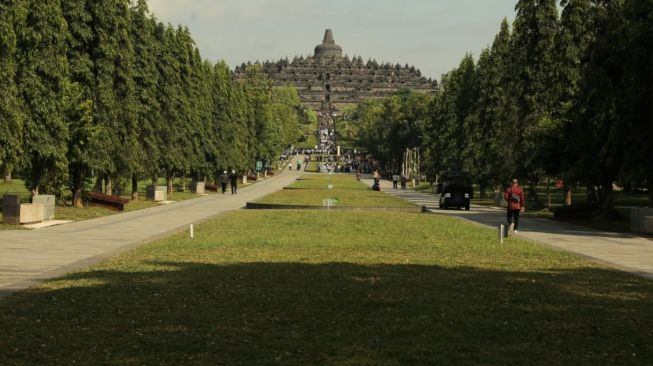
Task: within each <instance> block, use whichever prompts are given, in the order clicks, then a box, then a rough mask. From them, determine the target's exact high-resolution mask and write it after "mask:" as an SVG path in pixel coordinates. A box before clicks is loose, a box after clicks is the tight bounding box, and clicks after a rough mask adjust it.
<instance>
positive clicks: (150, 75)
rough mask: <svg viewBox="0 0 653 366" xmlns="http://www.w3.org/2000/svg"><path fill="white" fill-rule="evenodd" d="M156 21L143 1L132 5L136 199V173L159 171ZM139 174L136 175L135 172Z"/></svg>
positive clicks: (135, 195) (134, 193)
mask: <svg viewBox="0 0 653 366" xmlns="http://www.w3.org/2000/svg"><path fill="white" fill-rule="evenodd" d="M156 31H157V22H156V20H155V19H154V18H151V17H150V16H149V15H148V7H147V2H146V1H145V0H138V1H137V2H136V3H135V4H134V6H133V7H132V16H131V29H130V36H131V41H132V45H133V49H134V66H133V76H134V94H135V98H136V101H137V104H136V115H135V117H136V121H137V122H136V125H137V126H138V143H139V145H140V147H141V149H142V151H143V154H142V155H141V156H140V157H141V158H142V159H140V160H139V161H137V163H136V164H135V166H134V172H133V174H132V177H131V178H132V179H131V180H132V189H131V191H132V199H136V198H138V178H139V175H140V174H143V175H144V176H146V177H149V178H153V180H155V181H156V180H157V177H158V175H159V174H160V172H161V167H160V160H161V153H162V152H161V150H162V149H161V148H162V146H161V141H160V136H159V134H158V133H157V130H158V129H159V128H160V125H161V123H162V121H161V104H160V103H159V98H158V97H157V94H158V88H159V79H160V73H159V69H158V67H157V66H158V63H159V59H158V56H159V52H160V50H159V47H160V44H159V42H158V41H157V38H156ZM139 173H140V174H139Z"/></svg>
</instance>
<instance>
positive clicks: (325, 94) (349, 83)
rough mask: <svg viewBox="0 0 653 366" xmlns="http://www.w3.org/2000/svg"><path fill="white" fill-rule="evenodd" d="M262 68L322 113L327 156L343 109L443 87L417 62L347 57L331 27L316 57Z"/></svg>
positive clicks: (240, 68) (241, 72)
mask: <svg viewBox="0 0 653 366" xmlns="http://www.w3.org/2000/svg"><path fill="white" fill-rule="evenodd" d="M261 66H262V67H263V72H265V73H266V74H267V75H268V76H269V77H270V79H271V80H272V81H273V83H274V84H275V85H276V86H286V85H290V86H294V87H295V88H296V89H297V92H298V93H299V98H300V100H301V102H302V104H303V105H304V106H307V107H309V108H312V109H313V110H315V111H317V113H318V119H319V125H318V130H317V137H318V141H319V146H317V147H316V148H317V149H318V151H320V152H323V153H328V154H333V153H334V152H335V151H336V142H335V136H336V133H335V118H336V117H337V116H338V111H340V110H342V109H343V108H344V107H347V106H354V105H356V104H358V103H359V102H360V101H361V100H363V99H365V98H374V99H381V98H387V97H390V96H392V95H393V94H395V93H396V92H398V91H400V90H412V91H418V92H424V93H434V92H435V91H436V89H437V87H438V83H437V81H435V80H431V79H427V78H425V77H423V76H422V73H421V72H420V71H419V70H418V69H416V68H415V67H412V66H408V65H406V66H401V65H400V64H396V65H392V64H389V63H382V64H379V63H377V62H376V61H374V60H368V61H367V62H363V59H362V58H361V57H360V56H358V57H353V58H351V59H350V58H349V57H348V56H346V55H345V56H343V54H342V48H341V47H340V46H338V45H337V44H336V42H335V41H334V39H333V33H332V32H331V30H330V29H327V30H326V32H325V33H324V39H323V40H322V43H321V44H319V45H317V46H316V47H315V51H314V53H313V56H308V57H303V56H302V57H295V58H294V59H293V60H292V61H289V60H288V59H287V58H286V59H282V60H279V61H276V62H270V61H266V62H264V63H263V64H261ZM246 67H247V64H242V65H241V66H238V67H236V69H235V70H234V76H235V77H236V78H240V77H242V76H243V75H244V72H245V69H246Z"/></svg>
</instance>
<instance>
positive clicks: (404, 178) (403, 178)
mask: <svg viewBox="0 0 653 366" xmlns="http://www.w3.org/2000/svg"><path fill="white" fill-rule="evenodd" d="M401 189H406V176H405V175H403V174H402V175H401Z"/></svg>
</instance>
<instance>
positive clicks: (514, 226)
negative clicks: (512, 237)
mask: <svg viewBox="0 0 653 366" xmlns="http://www.w3.org/2000/svg"><path fill="white" fill-rule="evenodd" d="M503 198H505V199H506V201H507V202H508V215H507V216H508V231H509V232H511V233H517V230H518V229H519V214H520V213H522V212H524V211H525V210H526V206H524V191H523V190H522V189H521V187H520V186H519V181H517V179H513V180H512V184H511V185H510V187H508V189H506V192H505V193H504V194H503Z"/></svg>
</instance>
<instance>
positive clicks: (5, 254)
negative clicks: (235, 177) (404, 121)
mask: <svg viewBox="0 0 653 366" xmlns="http://www.w3.org/2000/svg"><path fill="white" fill-rule="evenodd" d="M301 174H302V172H298V171H295V170H292V171H288V170H284V171H283V173H282V174H279V175H277V176H274V177H272V178H269V179H267V180H265V181H262V182H259V183H257V184H254V185H251V186H248V187H244V188H242V189H239V190H238V194H236V195H231V194H230V191H229V190H228V194H225V195H222V194H212V195H208V196H202V197H200V198H195V199H192V200H187V201H181V202H177V203H174V204H170V205H165V206H158V207H152V208H148V209H144V210H138V211H132V212H126V213H121V214H117V215H111V216H106V217H102V218H98V219H93V220H86V221H78V222H74V223H71V224H67V225H61V226H54V227H48V228H44V229H39V230H31V231H13V230H12V231H0V297H2V296H7V295H9V294H11V293H13V292H15V291H19V290H21V289H25V288H27V287H29V286H31V285H33V284H35V283H38V282H40V281H43V280H45V279H50V278H54V277H58V276H60V275H62V274H64V273H68V272H71V271H73V270H76V269H79V268H81V267H83V266H85V265H88V264H91V263H95V262H98V261H100V260H102V259H104V258H107V257H109V256H112V255H115V254H117V253H120V252H123V251H126V250H129V249H132V248H134V247H137V246H139V245H142V244H144V243H147V242H151V241H154V240H156V239H158V238H161V237H164V236H166V235H169V234H171V233H174V232H177V231H180V230H182V229H186V228H188V227H189V224H191V223H194V224H196V223H198V222H201V221H204V220H207V219H209V218H211V217H213V216H216V215H218V214H221V213H224V212H226V211H230V210H235V209H239V208H242V207H244V206H245V203H246V202H247V201H252V200H255V199H257V198H260V197H262V196H265V195H267V194H269V193H272V192H275V191H278V190H280V189H282V188H283V187H285V186H287V185H288V184H290V183H292V182H293V181H294V180H295V179H297V178H298V177H299V176H300V175H301Z"/></svg>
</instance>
